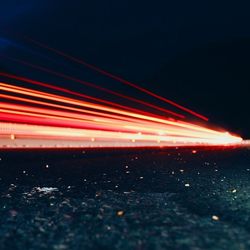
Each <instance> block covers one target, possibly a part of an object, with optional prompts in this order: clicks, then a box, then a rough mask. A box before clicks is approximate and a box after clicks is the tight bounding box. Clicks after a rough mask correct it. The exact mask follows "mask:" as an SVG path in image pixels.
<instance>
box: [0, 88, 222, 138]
mask: <svg viewBox="0 0 250 250" xmlns="http://www.w3.org/2000/svg"><path fill="white" fill-rule="evenodd" d="M0 89H2V90H5V91H9V92H14V93H19V94H23V95H28V96H33V97H38V98H42V99H48V100H50V101H56V102H64V103H68V104H72V105H78V106H82V107H85V108H86V107H87V108H92V109H98V110H101V111H105V112H111V113H116V114H119V115H125V116H129V117H134V118H138V119H142V120H148V121H153V122H158V123H162V124H167V125H172V126H177V127H182V128H188V129H193V130H197V131H203V132H207V133H211V134H220V132H217V131H214V130H211V129H207V128H204V127H199V126H196V125H193V124H189V123H179V122H175V121H169V120H164V119H160V118H155V117H150V116H145V115H141V114H137V113H131V112H127V111H123V110H119V109H114V108H110V107H106V106H103V105H98V104H92V103H89V102H83V101H79V100H74V99H70V98H66V97H63V96H58V95H54V94H47V93H44V92H41V91H35V90H31V89H27V88H22V87H16V86H12V85H9V84H5V83H0Z"/></svg>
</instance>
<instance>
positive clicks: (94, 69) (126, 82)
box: [26, 38, 208, 121]
mask: <svg viewBox="0 0 250 250" xmlns="http://www.w3.org/2000/svg"><path fill="white" fill-rule="evenodd" d="M26 39H27V40H29V41H31V42H32V43H34V44H36V45H38V46H39V47H42V48H45V49H47V50H50V51H53V52H54V53H56V54H58V55H60V56H62V57H64V58H66V59H68V60H70V61H73V62H76V63H78V64H81V65H84V66H85V67H87V68H89V69H91V70H93V71H96V72H98V73H100V74H102V75H105V76H107V77H109V78H111V79H113V80H115V81H118V82H121V83H123V84H125V85H128V86H130V87H132V88H135V89H137V90H139V91H141V92H144V93H146V94H148V95H150V96H152V97H154V98H156V99H159V100H161V101H163V102H166V103H169V104H171V105H173V106H175V107H177V108H179V109H181V110H183V111H185V112H187V113H190V114H192V115H194V116H196V117H198V118H200V119H202V120H205V121H208V118H207V117H205V116H204V115H201V114H199V113H197V112H194V111H193V110H191V109H188V108H186V107H184V106H182V105H180V104H178V103H176V102H174V101H172V100H169V99H167V98H164V97H162V96H159V95H157V94H155V93H153V92H152V91H149V90H148V89H145V88H142V87H140V86H138V85H136V84H134V83H132V82H129V81H127V80H125V79H123V78H121V77H119V76H115V75H114V74H111V73H110V72H107V71H105V70H103V69H101V68H99V67H97V66H95V65H92V64H90V63H87V62H85V61H83V60H82V59H81V60H80V59H78V58H75V57H73V56H71V55H68V54H66V53H64V52H62V51H60V50H57V49H54V48H51V47H49V46H47V45H45V44H42V43H41V42H38V41H35V40H33V39H29V38H26Z"/></svg>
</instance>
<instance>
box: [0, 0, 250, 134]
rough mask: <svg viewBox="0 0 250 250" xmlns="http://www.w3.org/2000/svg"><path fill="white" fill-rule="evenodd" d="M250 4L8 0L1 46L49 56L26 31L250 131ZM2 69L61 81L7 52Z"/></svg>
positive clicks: (0, 7)
mask: <svg viewBox="0 0 250 250" xmlns="http://www.w3.org/2000/svg"><path fill="white" fill-rule="evenodd" d="M249 7H250V6H248V5H247V4H241V3H240V1H237V2H236V1H234V2H233V1H232V3H231V2H230V1H217V2H215V3H214V4H213V3H211V1H196V2H190V1H128V0H126V1H117V0H110V1H100V0H99V1H96V0H92V1H80V0H79V1H76V0H72V1H66V0H60V1H51V0H43V1H39V0H36V1H34V0H33V1H22V2H21V1H1V3H0V30H1V32H0V52H1V54H3V55H11V56H13V54H14V55H15V56H18V57H23V58H24V59H25V60H31V61H32V62H33V63H36V64H39V63H41V62H42V60H41V59H37V58H41V57H43V60H47V59H46V56H48V53H47V52H46V53H45V52H42V51H41V50H40V49H37V48H36V49H35V48H34V47H32V46H29V45H27V44H24V42H23V40H22V38H21V35H27V36H29V37H32V38H34V39H36V40H39V41H41V42H44V43H46V44H49V45H50V46H52V47H55V48H58V49H61V50H63V51H65V52H67V53H70V54H72V55H75V56H77V57H79V58H85V59H86V60H87V61H89V62H90V63H94V64H96V65H98V66H101V67H102V68H105V69H107V70H109V71H111V72H113V73H115V74H118V75H120V76H122V77H124V78H126V79H128V80H131V81H134V82H137V83H138V84H140V85H142V86H145V87H147V88H148V89H151V90H153V91H154V92H157V93H159V94H161V95H163V96H165V97H168V98H170V99H172V100H176V101H179V102H180V103H182V104H184V105H186V106H188V107H191V108H193V109H195V110H196V111H198V112H201V113H203V114H205V115H208V116H209V117H210V118H211V122H212V123H215V124H218V125H219V126H222V127H225V128H227V129H229V130H232V131H233V132H236V133H239V134H241V135H243V136H245V137H249V136H250V129H249V127H250V118H249V115H248V107H249V104H248V101H249V100H248V92H249V91H248V90H249V89H250V88H249V85H250V73H249V72H250V70H249V69H250V28H249V27H250V15H249ZM17 51H18V52H17ZM20 51H22V52H20ZM51 58H52V61H53V60H55V61H56V62H58V60H59V59H58V58H55V57H51ZM51 64H52V63H51ZM61 66H62V68H63V67H64V66H65V65H64V64H62V65H61ZM0 67H2V68H3V69H4V70H8V71H11V72H14V73H19V74H20V73H22V74H24V75H27V76H30V77H33V78H37V79H41V80H48V79H50V80H52V79H53V78H48V76H44V74H41V73H39V72H30V69H29V70H28V69H25V68H23V67H21V66H19V65H13V63H11V62H8V60H5V59H3V58H1V61H0ZM51 67H53V65H51ZM65 67H66V66H65ZM67 67H69V68H67V69H68V72H70V74H74V75H75V74H78V76H79V77H83V78H84V79H86V80H89V81H97V80H100V82H101V83H103V84H104V83H105V80H103V79H99V78H98V76H95V75H94V74H92V73H89V72H88V71H85V70H83V69H79V67H78V66H77V65H74V67H78V68H73V66H67ZM53 80H54V81H55V82H56V81H57V80H56V79H53ZM61 84H68V83H66V82H61ZM105 84H106V83H105ZM112 84H113V85H114V83H111V86H113V85H112ZM121 90H123V91H124V92H125V93H127V94H130V95H134V96H136V95H137V93H136V92H135V91H132V90H127V89H123V88H122V87H121Z"/></svg>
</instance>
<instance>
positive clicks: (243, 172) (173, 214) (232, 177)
mask: <svg viewBox="0 0 250 250" xmlns="http://www.w3.org/2000/svg"><path fill="white" fill-rule="evenodd" d="M0 189H1V200H0V235H1V237H0V249H3V250H4V249H20V250H21V249H22V250H23V249H25V250H28V249H38V250H39V249H55V250H64V249H73V250H74V249H138V250H139V249H150V250H151V249H185V250H186V249H227V250H228V249H237V250H238V249H250V151H249V150H248V149H246V148H245V149H244V148H241V149H233V148H231V149H229V148H227V149H226V148H221V149H220V148H213V149H212V148H210V149H201V148H197V149H194V148H186V149H176V148H174V149H165V150H164V149H161V150H138V149H137V150H99V151H98V150H78V151H76V150H73V149H72V150H59V149H58V150H54V151H53V150H43V151H41V150H28V149H26V150H25V151H17V150H16V151H15V150H14V151H1V152H0Z"/></svg>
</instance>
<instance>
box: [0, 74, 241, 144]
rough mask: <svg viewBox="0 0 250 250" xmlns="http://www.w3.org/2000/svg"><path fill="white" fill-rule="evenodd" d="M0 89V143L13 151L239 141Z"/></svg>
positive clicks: (51, 97)
mask: <svg viewBox="0 0 250 250" xmlns="http://www.w3.org/2000/svg"><path fill="white" fill-rule="evenodd" d="M5 76H6V75H5ZM26 80H28V79H26ZM29 82H30V83H32V81H29ZM44 86H45V85H44ZM46 87H47V86H46ZM48 87H51V86H50V85H48ZM0 90H1V91H2V92H4V93H2V94H0V97H1V102H0V104H1V107H0V114H1V123H0V138H1V141H3V142H5V141H6V140H8V141H9V142H10V141H11V142H12V144H11V145H12V146H13V147H18V145H19V144H16V143H17V142H18V141H20V142H21V143H25V145H27V144H28V145H30V146H31V147H38V144H39V143H40V144H41V143H42V144H41V145H44V146H48V147H50V146H51V147H53V145H54V144H53V143H52V142H53V141H54V142H57V144H56V145H57V146H58V145H59V147H60V145H61V147H63V146H64V144H65V143H66V142H68V143H69V144H70V145H75V146H76V145H77V147H78V146H82V147H100V146H102V147H140V146H144V147H145V146H158V147H159V146H173V145H178V146H187V145H232V144H235V143H236V144H237V143H240V142H241V140H242V139H241V138H240V137H237V136H233V135H230V134H229V133H227V132H220V131H216V130H213V129H209V128H207V127H203V126H199V125H196V124H192V123H188V122H184V121H173V120H169V119H167V118H164V117H156V116H154V115H153V114H152V115H145V114H142V113H140V112H138V113H136V112H132V111H128V110H125V109H119V108H114V107H111V106H107V105H103V104H97V103H93V102H90V101H86V100H82V99H80V98H78V99H76V98H70V97H66V96H63V95H62V94H52V93H47V92H44V91H38V90H35V89H33V88H25V87H20V86H14V85H11V84H8V83H5V82H1V83H0ZM57 90H61V89H57ZM62 90H63V89H62ZM61 92H62V93H64V91H61ZM13 143H14V144H13ZM40 144H39V145H40ZM41 145H40V146H41ZM1 146H3V144H1ZM1 146H0V147H1Z"/></svg>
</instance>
